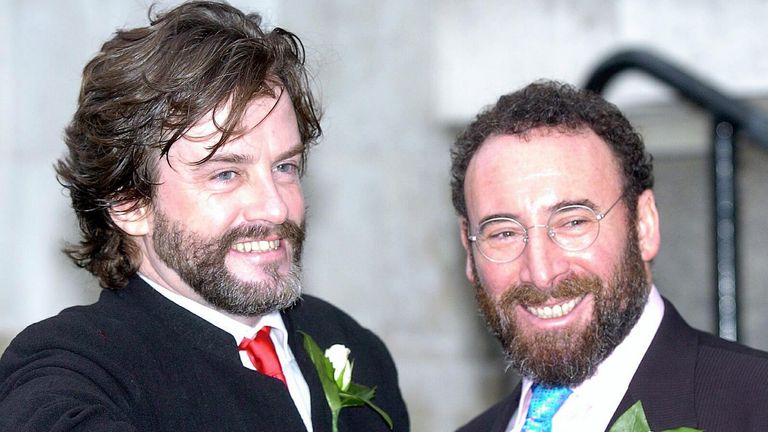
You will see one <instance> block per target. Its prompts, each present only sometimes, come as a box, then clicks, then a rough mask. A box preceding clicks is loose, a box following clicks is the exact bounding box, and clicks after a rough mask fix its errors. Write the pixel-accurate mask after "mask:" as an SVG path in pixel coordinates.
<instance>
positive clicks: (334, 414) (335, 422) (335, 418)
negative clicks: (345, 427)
mask: <svg viewBox="0 0 768 432" xmlns="http://www.w3.org/2000/svg"><path fill="white" fill-rule="evenodd" d="M339 412H341V410H340V409H339V410H331V431H333V432H339Z"/></svg>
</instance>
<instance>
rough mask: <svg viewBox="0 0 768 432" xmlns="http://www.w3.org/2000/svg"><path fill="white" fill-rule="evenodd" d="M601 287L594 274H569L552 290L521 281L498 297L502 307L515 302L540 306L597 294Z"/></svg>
mask: <svg viewBox="0 0 768 432" xmlns="http://www.w3.org/2000/svg"><path fill="white" fill-rule="evenodd" d="M602 289H603V284H602V282H601V280H600V278H598V277H596V276H591V277H587V276H571V277H568V278H566V279H564V280H562V281H560V282H559V283H558V284H557V285H555V287H554V288H553V289H552V290H547V291H543V290H541V289H540V288H537V287H536V286H535V285H533V284H529V283H521V284H516V285H513V286H511V287H510V288H509V289H508V290H507V291H506V292H505V293H504V294H503V295H502V296H501V298H500V299H499V304H500V305H501V306H502V307H505V306H507V307H509V306H513V305H515V304H522V305H526V306H534V307H535V306H541V305H544V304H545V303H547V302H549V301H552V300H562V299H569V298H574V297H581V296H583V295H585V294H589V293H592V294H595V295H598V294H599V293H600V291H602Z"/></svg>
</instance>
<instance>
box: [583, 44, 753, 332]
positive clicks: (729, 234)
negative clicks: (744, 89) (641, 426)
mask: <svg viewBox="0 0 768 432" xmlns="http://www.w3.org/2000/svg"><path fill="white" fill-rule="evenodd" d="M627 70H639V71H642V72H645V73H647V74H648V75H650V76H652V77H654V78H656V79H657V80H659V81H661V82H662V83H664V84H666V85H668V86H669V87H671V88H672V89H673V90H675V91H676V92H677V93H679V94H680V95H681V96H682V97H684V98H686V99H688V100H689V101H691V102H693V103H694V104H696V105H698V106H699V107H700V108H702V109H703V110H705V111H707V112H709V113H710V114H711V115H712V125H713V127H712V155H713V164H712V171H713V178H714V182H713V189H714V215H715V227H714V231H715V266H714V268H715V284H716V293H715V295H716V300H717V311H716V313H717V317H718V318H717V324H718V333H719V334H720V336H722V337H724V338H726V339H731V340H738V339H739V335H740V333H741V332H740V320H739V299H738V293H739V290H738V280H739V279H738V260H737V255H738V248H737V240H738V229H737V228H738V225H737V223H736V220H737V209H738V206H737V190H736V164H735V146H734V136H735V135H736V133H737V132H738V131H743V132H744V133H745V134H746V135H747V136H748V137H749V138H750V139H751V141H752V142H754V143H756V144H758V145H760V146H761V147H764V148H766V149H768V116H767V115H766V114H765V113H763V112H762V111H760V110H758V109H756V108H753V107H751V106H749V105H747V104H745V103H742V102H740V101H738V100H736V99H733V98H731V97H729V96H727V95H725V94H724V93H722V92H720V91H718V90H716V89H715V87H714V86H712V85H711V84H709V83H706V82H705V81H704V80H702V79H700V78H697V77H696V76H694V75H693V74H692V73H690V72H688V71H685V70H683V69H682V68H681V67H678V66H676V65H674V64H672V63H670V62H669V61H666V60H664V59H662V58H661V57H659V56H658V55H656V54H652V53H650V52H647V51H639V50H625V51H620V52H617V53H615V54H613V55H611V56H610V57H608V58H607V59H605V60H604V61H603V62H601V63H600V65H599V66H598V67H597V68H596V69H595V70H594V71H593V72H592V74H591V75H590V77H589V79H588V80H587V82H586V84H585V86H584V87H585V88H586V89H588V90H591V91H594V92H597V93H601V92H602V91H603V90H604V89H605V87H606V85H607V84H608V82H609V81H610V80H612V79H613V78H614V77H615V76H616V75H618V74H620V73H622V72H624V71H627Z"/></svg>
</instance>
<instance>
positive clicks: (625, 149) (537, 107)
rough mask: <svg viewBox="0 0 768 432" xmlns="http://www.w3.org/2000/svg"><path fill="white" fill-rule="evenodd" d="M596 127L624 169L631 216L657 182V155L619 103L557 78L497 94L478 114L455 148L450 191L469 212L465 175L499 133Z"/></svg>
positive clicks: (461, 213) (462, 211) (457, 204)
mask: <svg viewBox="0 0 768 432" xmlns="http://www.w3.org/2000/svg"><path fill="white" fill-rule="evenodd" d="M540 128H543V129H553V130H556V131H559V132H581V131H586V130H591V131H593V132H594V133H595V134H596V135H597V136H599V137H600V138H602V140H603V141H605V142H606V144H607V145H608V147H609V148H610V149H611V152H612V153H613V155H614V156H615V157H616V160H617V162H618V164H619V166H620V167H621V170H622V172H623V176H624V178H623V194H624V202H625V204H626V206H627V208H628V209H629V216H630V217H634V216H635V214H636V211H637V198H638V196H639V195H640V194H641V193H642V192H643V191H644V190H646V189H650V188H652V187H653V158H652V157H651V155H650V154H649V153H647V152H646V150H645V145H644V144H643V140H642V138H641V137H640V135H639V134H638V133H637V132H636V131H635V129H634V128H633V127H632V125H631V124H630V123H629V121H628V120H627V119H626V117H624V115H623V114H622V113H621V112H620V111H619V109H618V108H617V107H616V106H615V105H613V104H611V103H609V102H607V101H606V100H605V99H603V98H602V97H600V96H598V95H596V94H594V93H591V92H589V91H586V90H580V89H577V88H575V87H573V86H570V85H568V84H563V83H559V82H556V81H537V82H534V83H532V84H529V85H528V86H526V87H524V88H523V89H521V90H519V91H516V92H514V93H510V94H507V95H504V96H502V97H501V98H499V100H498V102H496V104H495V105H493V106H492V107H490V108H488V109H486V110H484V111H482V112H481V113H480V114H478V116H477V118H476V119H475V121H473V122H472V123H470V124H469V126H467V128H466V129H465V130H464V131H463V132H462V133H461V134H460V135H459V136H458V138H457V139H456V142H455V143H454V145H453V148H452V149H451V195H452V199H453V207H454V209H455V210H456V213H457V214H458V215H459V216H462V217H467V203H466V201H465V197H464V180H465V177H466V174H467V167H468V166H469V162H470V161H471V160H472V157H473V156H474V155H475V152H477V150H478V149H479V148H480V146H482V145H483V143H484V142H485V140H486V139H488V138H489V137H491V136H495V135H519V136H525V135H526V134H528V133H530V132H532V131H533V130H535V129H540Z"/></svg>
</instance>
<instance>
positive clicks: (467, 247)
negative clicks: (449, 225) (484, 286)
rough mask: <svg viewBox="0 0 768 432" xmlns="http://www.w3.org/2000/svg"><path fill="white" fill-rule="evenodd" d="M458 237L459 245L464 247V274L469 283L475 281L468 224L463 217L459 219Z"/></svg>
mask: <svg viewBox="0 0 768 432" xmlns="http://www.w3.org/2000/svg"><path fill="white" fill-rule="evenodd" d="M459 237H461V245H462V246H464V252H466V255H467V257H466V264H465V266H466V267H465V269H464V272H465V273H466V275H467V279H469V281H470V282H472V281H474V280H475V270H474V266H473V265H472V244H471V243H470V242H469V238H468V237H469V222H468V221H467V218H465V217H463V216H462V217H459Z"/></svg>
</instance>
